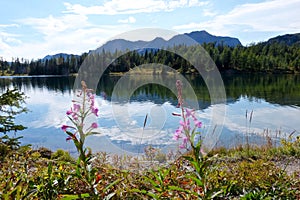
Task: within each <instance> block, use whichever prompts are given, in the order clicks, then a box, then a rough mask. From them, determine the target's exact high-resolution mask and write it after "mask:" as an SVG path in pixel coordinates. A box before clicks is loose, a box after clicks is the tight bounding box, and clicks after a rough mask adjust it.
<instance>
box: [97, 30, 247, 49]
mask: <svg viewBox="0 0 300 200" xmlns="http://www.w3.org/2000/svg"><path fill="white" fill-rule="evenodd" d="M212 42H214V43H216V45H227V46H230V47H235V46H237V45H242V44H241V42H240V41H239V39H237V38H233V37H223V36H214V35H211V34H209V33H208V32H206V31H194V32H191V33H184V34H179V35H175V36H174V37H172V38H171V39H169V40H165V39H163V38H160V37H157V38H155V39H153V40H151V41H142V40H139V41H128V40H124V39H115V40H111V41H108V42H107V43H106V44H104V45H103V46H101V47H99V48H98V49H97V50H96V52H99V53H100V52H102V51H103V50H105V51H109V52H114V51H116V49H117V50H119V51H125V50H126V49H130V50H133V49H144V48H163V47H165V48H166V47H172V46H174V45H180V44H185V45H187V46H191V45H195V44H203V43H212Z"/></svg>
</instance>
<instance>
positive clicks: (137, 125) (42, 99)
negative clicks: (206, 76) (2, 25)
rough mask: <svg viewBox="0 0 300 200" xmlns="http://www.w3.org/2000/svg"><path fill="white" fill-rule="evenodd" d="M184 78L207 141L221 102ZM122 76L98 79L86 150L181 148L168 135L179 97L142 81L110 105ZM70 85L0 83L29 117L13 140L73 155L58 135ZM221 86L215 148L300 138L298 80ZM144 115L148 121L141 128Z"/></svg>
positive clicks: (228, 81)
mask: <svg viewBox="0 0 300 200" xmlns="http://www.w3.org/2000/svg"><path fill="white" fill-rule="evenodd" d="M186 78H187V80H188V81H189V83H191V85H192V87H193V89H194V91H195V92H196V95H197V98H198V104H199V108H200V109H199V110H197V115H198V117H199V119H200V120H201V121H202V122H203V125H204V126H203V128H202V129H201V131H202V132H203V134H204V135H205V134H206V135H208V136H209V134H211V133H208V130H210V129H209V126H210V125H209V124H210V120H211V115H212V113H213V112H214V115H215V116H217V117H218V106H220V105H211V103H210V98H209V93H208V91H207V89H206V86H205V84H204V83H203V81H202V79H201V78H200V77H197V76H189V77H186ZM119 79H120V77H118V76H111V77H108V76H107V77H102V79H101V80H100V82H99V84H98V87H97V104H98V106H99V108H100V115H99V117H98V119H97V120H98V123H99V124H100V128H99V130H98V131H99V132H100V133H101V134H99V135H96V136H92V137H90V138H89V139H88V141H87V145H88V146H90V147H92V149H93V151H107V152H113V153H118V152H122V151H126V153H130V152H133V153H139V152H143V148H144V147H145V146H147V145H149V144H151V145H154V146H159V147H160V148H162V149H165V150H167V149H169V148H176V146H177V145H178V143H176V142H175V141H173V140H172V135H173V133H174V131H175V129H176V128H177V126H178V121H179V118H178V117H175V116H172V114H171V113H172V112H179V110H178V108H176V105H177V100H176V95H175V94H173V93H172V92H171V91H170V90H169V89H167V88H164V87H162V86H160V85H156V84H147V85H144V86H143V87H139V88H138V89H137V90H135V91H134V93H133V94H132V95H131V96H130V100H129V101H124V102H114V101H113V102H112V101H111V97H112V92H113V89H114V86H115V84H116V83H117V82H118V80H119ZM74 80H75V78H74V77H1V78H0V92H1V93H3V91H4V90H5V89H6V88H8V87H9V88H13V87H16V88H18V89H20V90H21V91H23V92H24V93H25V94H26V96H27V97H28V99H27V100H26V102H27V107H28V109H29V110H30V112H29V113H27V114H22V115H20V116H18V117H17V122H18V123H22V124H23V125H25V126H27V127H28V129H26V130H24V131H22V132H18V133H17V136H19V135H22V136H24V138H23V139H22V140H21V141H22V143H23V144H32V145H33V147H34V148H38V147H41V146H44V147H47V148H50V149H52V150H56V149H59V148H62V149H65V150H69V151H70V152H71V153H74V152H75V148H74V145H73V144H72V143H71V142H66V140H65V138H66V135H65V133H64V132H62V131H61V130H60V126H61V125H62V124H65V123H67V118H66V116H65V112H66V110H67V109H69V107H70V106H71V103H70V102H71V100H72V98H73V90H72V89H73V83H74ZM223 81H224V84H225V89H226V95H227V103H226V105H225V108H226V115H225V116H226V117H225V120H224V124H223V125H224V126H223V129H222V132H221V137H220V138H219V140H218V141H216V143H217V145H219V146H233V145H237V144H239V143H244V142H245V141H246V135H251V136H252V137H250V142H252V143H257V144H261V143H263V139H262V138H261V136H264V135H269V136H272V137H273V138H275V139H278V138H280V137H287V136H288V135H289V134H290V133H292V132H293V131H296V132H295V133H294V135H297V134H298V135H299V134H300V118H299V116H300V76H299V75H258V74H256V75H237V74H235V75H223ZM116 110H117V112H116ZM122 112H124V115H123V114H122ZM251 112H253V114H252V120H251V122H250V121H249V116H250V113H251ZM246 113H247V118H246ZM147 114H148V116H149V117H148V121H147V125H146V127H145V128H144V130H143V123H144V119H145V116H146V115H147ZM122 117H123V118H126V119H124V120H127V122H128V121H129V124H128V125H126V127H124V124H122V123H123V118H122ZM222 123H223V122H222ZM220 126H221V124H220ZM207 138H208V137H207ZM212 138H213V137H212ZM214 140H215V138H214Z"/></svg>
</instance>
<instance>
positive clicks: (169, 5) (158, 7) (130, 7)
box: [64, 0, 207, 15]
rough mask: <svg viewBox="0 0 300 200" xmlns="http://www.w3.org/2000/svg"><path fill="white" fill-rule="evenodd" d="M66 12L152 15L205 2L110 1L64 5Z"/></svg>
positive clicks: (197, 0)
mask: <svg viewBox="0 0 300 200" xmlns="http://www.w3.org/2000/svg"><path fill="white" fill-rule="evenodd" d="M64 4H65V6H66V8H67V10H66V11H65V13H75V14H83V15H91V14H98V15H116V14H136V13H152V12H160V11H172V10H174V9H176V8H182V7H195V6H203V5H206V4H207V2H206V1H199V0H168V1H163V0H143V1H140V0H129V1H124V0H110V1H106V2H105V3H104V4H103V5H100V6H90V7H86V6H83V5H80V4H71V3H64Z"/></svg>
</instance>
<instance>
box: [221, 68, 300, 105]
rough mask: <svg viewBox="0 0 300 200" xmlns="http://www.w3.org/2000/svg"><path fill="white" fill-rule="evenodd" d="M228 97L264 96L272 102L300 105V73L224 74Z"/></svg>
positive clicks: (263, 97)
mask: <svg viewBox="0 0 300 200" xmlns="http://www.w3.org/2000/svg"><path fill="white" fill-rule="evenodd" d="M223 81H224V84H225V88H226V94H227V97H232V98H238V97H240V96H248V97H249V98H262V99H265V100H266V101H268V102H270V103H276V104H281V105H298V106H299V105H300V75H291V74H285V75H281V74H277V75H274V74H244V75H241V74H239V75H224V76H223Z"/></svg>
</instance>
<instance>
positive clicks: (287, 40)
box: [267, 33, 300, 45]
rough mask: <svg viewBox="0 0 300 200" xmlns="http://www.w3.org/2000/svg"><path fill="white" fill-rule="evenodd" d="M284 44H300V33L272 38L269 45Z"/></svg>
mask: <svg viewBox="0 0 300 200" xmlns="http://www.w3.org/2000/svg"><path fill="white" fill-rule="evenodd" d="M274 42H277V43H284V44H287V45H293V44H296V43H298V44H300V33H295V34H285V35H279V36H276V37H274V38H270V39H269V40H268V41H267V43H274Z"/></svg>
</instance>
